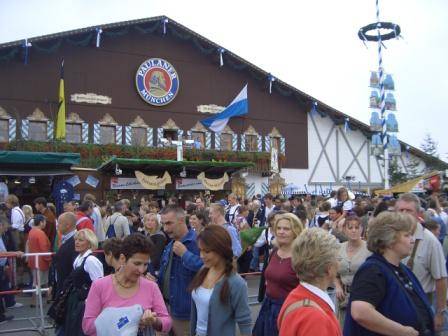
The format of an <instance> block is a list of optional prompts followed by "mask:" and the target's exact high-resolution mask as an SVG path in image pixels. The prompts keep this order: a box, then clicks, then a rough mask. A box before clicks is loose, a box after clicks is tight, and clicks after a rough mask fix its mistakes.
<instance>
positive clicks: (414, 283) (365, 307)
mask: <svg viewBox="0 0 448 336" xmlns="http://www.w3.org/2000/svg"><path fill="white" fill-rule="evenodd" d="M415 225H416V219H415V218H414V217H412V216H411V215H409V214H405V213H399V212H390V211H386V212H382V213H380V214H379V215H378V216H377V217H375V218H374V219H373V220H372V221H371V222H370V223H369V227H368V231H367V248H368V249H369V250H370V251H371V252H373V254H372V255H371V256H370V257H369V258H367V260H366V261H365V262H364V264H362V265H361V267H360V268H359V270H358V272H356V274H355V277H354V279H353V283H352V286H351V288H350V300H349V303H348V306H347V315H346V319H345V324H344V335H346V336H349V335H350V336H358V335H359V336H361V335H363V336H364V335H412V336H417V335H434V323H433V313H432V310H431V307H430V304H429V302H428V301H427V298H426V295H425V292H424V291H423V289H422V287H421V285H420V283H419V282H418V280H417V278H416V277H415V275H414V274H413V273H412V272H411V270H410V269H409V268H407V267H406V266H405V265H404V264H402V263H401V260H402V259H403V258H405V257H407V256H409V255H410V254H411V252H412V250H413V247H414V238H413V236H412V232H413V230H414V229H415Z"/></svg>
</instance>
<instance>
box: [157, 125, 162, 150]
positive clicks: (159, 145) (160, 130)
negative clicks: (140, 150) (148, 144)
mask: <svg viewBox="0 0 448 336" xmlns="http://www.w3.org/2000/svg"><path fill="white" fill-rule="evenodd" d="M162 138H163V127H159V128H158V129H157V147H163V143H162Z"/></svg>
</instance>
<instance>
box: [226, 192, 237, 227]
mask: <svg viewBox="0 0 448 336" xmlns="http://www.w3.org/2000/svg"><path fill="white" fill-rule="evenodd" d="M227 199H228V201H229V205H228V207H227V211H226V214H225V220H226V221H227V223H230V224H232V225H235V219H236V217H238V214H239V212H240V211H239V210H240V204H239V203H238V197H237V196H236V195H235V194H233V193H232V194H230V195H229V196H228V197H227Z"/></svg>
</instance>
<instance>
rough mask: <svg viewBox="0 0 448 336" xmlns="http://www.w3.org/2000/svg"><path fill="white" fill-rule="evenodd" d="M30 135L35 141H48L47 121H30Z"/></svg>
mask: <svg viewBox="0 0 448 336" xmlns="http://www.w3.org/2000/svg"><path fill="white" fill-rule="evenodd" d="M29 137H30V140H34V141H47V122H46V121H30V127H29Z"/></svg>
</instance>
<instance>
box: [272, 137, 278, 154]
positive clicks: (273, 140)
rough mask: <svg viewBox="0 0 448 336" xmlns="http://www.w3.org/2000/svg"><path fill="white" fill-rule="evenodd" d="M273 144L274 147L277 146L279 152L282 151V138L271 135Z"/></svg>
mask: <svg viewBox="0 0 448 336" xmlns="http://www.w3.org/2000/svg"><path fill="white" fill-rule="evenodd" d="M271 146H272V148H275V149H276V150H277V152H280V138H277V137H275V138H274V137H271Z"/></svg>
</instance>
